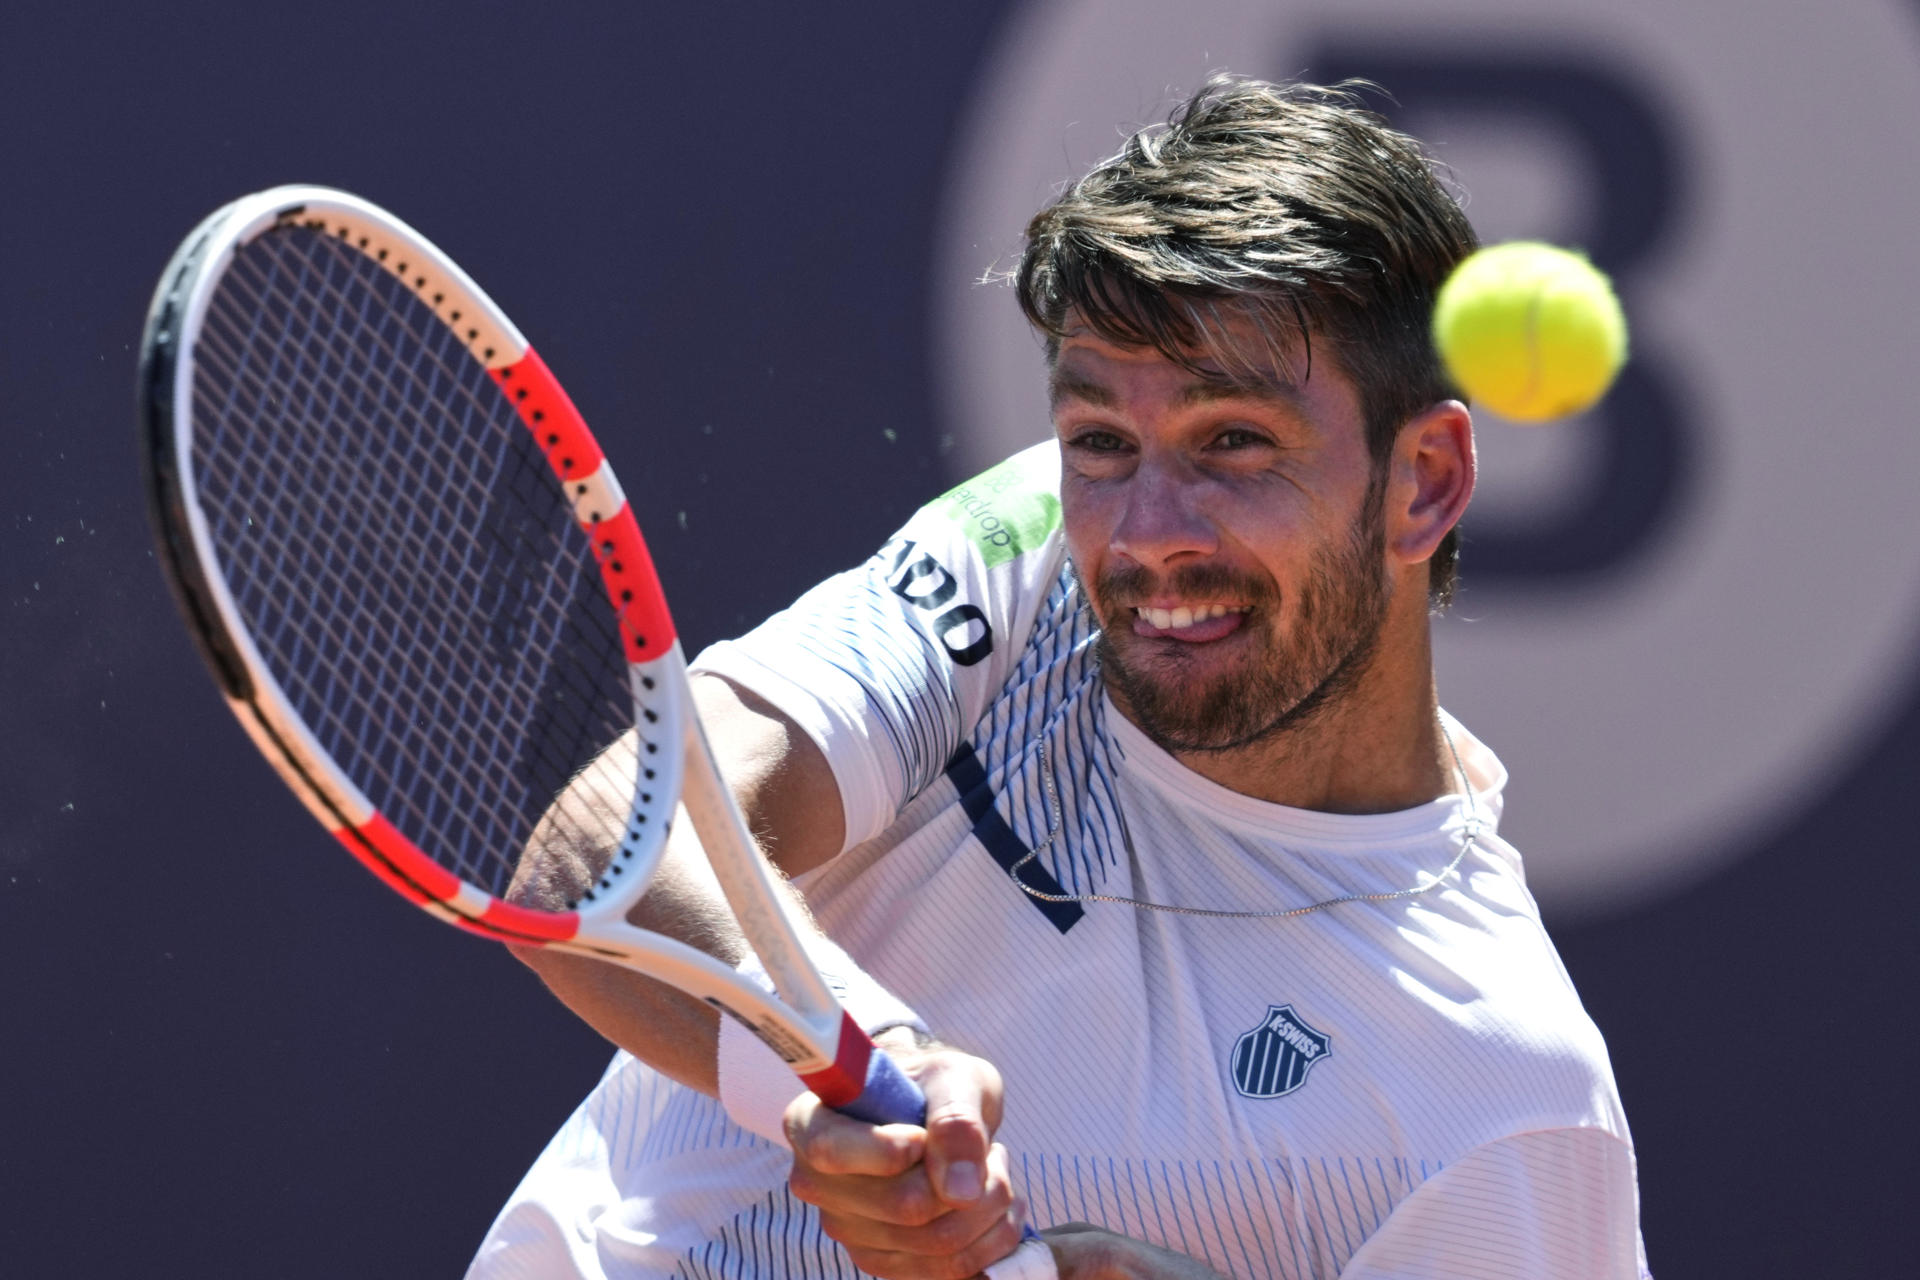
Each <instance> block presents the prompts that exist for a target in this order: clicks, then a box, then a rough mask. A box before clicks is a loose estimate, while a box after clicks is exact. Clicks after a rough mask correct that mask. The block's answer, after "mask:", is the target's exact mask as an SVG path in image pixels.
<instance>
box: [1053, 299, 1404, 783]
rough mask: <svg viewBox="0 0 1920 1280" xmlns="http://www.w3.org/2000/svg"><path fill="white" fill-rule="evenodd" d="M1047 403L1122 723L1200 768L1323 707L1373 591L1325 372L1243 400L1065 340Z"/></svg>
mask: <svg viewBox="0 0 1920 1280" xmlns="http://www.w3.org/2000/svg"><path fill="white" fill-rule="evenodd" d="M1295 364H1296V365H1297V366H1298V367H1300V368H1302V369H1304V368H1305V367H1306V362H1305V361H1304V360H1297V361H1295ZM1052 395H1053V419H1054V429H1055V432H1056V434H1057V435H1058V437H1059V440H1060V451H1061V459H1062V480H1061V502H1062V506H1063V511H1064V517H1065V522H1066V535H1067V543H1068V547H1069V550H1070V552H1071V554H1072V557H1073V563H1074V566H1075V569H1076V571H1077V572H1078V574H1079V575H1080V579H1081V582H1082V585H1083V587H1084V588H1085V590H1086V591H1087V594H1088V596H1089V598H1090V600H1091V602H1092V604H1093V608H1094V611H1095V614H1096V616H1097V617H1098V618H1099V620H1100V624H1101V628H1102V637H1101V641H1100V644H1101V659H1102V670H1103V673H1104V676H1105V678H1106V680H1107V684H1108V687H1109V689H1110V690H1111V691H1112V692H1113V694H1114V697H1115V700H1116V701H1117V702H1118V703H1119V704H1120V705H1121V707H1122V709H1123V710H1125V711H1126V712H1128V714H1129V716H1130V718H1132V719H1133V720H1134V721H1135V722H1136V723H1138V724H1139V725H1140V727H1141V728H1142V729H1143V730H1145V731H1146V732H1147V734H1148V735H1149V736H1151V737H1152V738H1154V740H1155V741H1157V742H1159V743H1160V744H1161V745H1162V746H1165V747H1167V748H1169V749H1171V750H1181V751H1219V750H1226V749H1229V748H1233V747H1238V746H1242V745H1245V744H1248V743H1251V742H1254V741H1257V740H1259V739H1261V738H1262V737H1263V736H1265V735H1268V734H1271V733H1274V732H1277V731H1279V730H1282V729H1285V728H1288V727H1291V726H1293V725H1296V724H1299V723H1301V722H1303V721H1304V720H1305V719H1306V718H1307V717H1309V716H1311V715H1312V714H1313V713H1314V712H1315V711H1317V710H1320V709H1323V708H1326V707H1328V706H1331V705H1333V704H1335V703H1337V702H1338V701H1339V700H1340V698H1341V697H1342V696H1343V695H1344V694H1345V693H1346V692H1348V691H1349V690H1350V689H1351V688H1352V687H1353V686H1354V683H1355V682H1356V681H1357V680H1358V678H1359V677H1360V676H1361V675H1362V674H1363V672H1364V670H1365V668H1366V666H1367V662H1368V659H1369V658H1370V656H1371V654H1372V652H1373V649H1374V645H1375V641H1376V639H1377V637H1378V635H1379V632H1380V628H1381V624H1382V620H1383V618H1384V616H1385V613H1386V608H1387V601H1388V598H1389V591H1390V587H1389V580H1388V577H1387V572H1386V562H1385V556H1384V549H1383V534H1382V521H1381V499H1382V491H1381V488H1380V485H1379V483H1378V481H1377V479H1376V476H1375V471H1374V468H1373V466H1372V465H1371V462H1370V459H1369V455H1368V451H1367V447H1366V437H1365V430H1364V425H1363V418H1362V415H1361V411H1360V403H1359V397H1358V395H1357V393H1356V392H1355V390H1354V388H1353V386H1352V384H1351V383H1350V382H1349V381H1348V380H1347V378H1346V377H1345V375H1344V374H1342V373H1341V372H1340V371H1339V370H1338V369H1336V368H1335V367H1334V365H1333V362H1332V361H1330V360H1328V359H1326V358H1325V356H1324V354H1323V355H1321V356H1320V358H1318V359H1316V360H1315V361H1314V362H1313V366H1312V369H1311V372H1310V376H1309V377H1307V378H1306V379H1305V380H1304V381H1302V382H1298V383H1291V384H1290V383H1287V382H1284V381H1282V380H1280V379H1279V378H1278V377H1277V376H1276V377H1275V378H1274V379H1273V380H1271V381H1267V382H1263V383H1260V384H1257V385H1250V384H1248V383H1245V382H1235V381H1231V380H1229V379H1227V378H1226V377H1224V376H1222V377H1218V378H1211V377H1202V376H1198V375H1196V374H1194V373H1192V372H1191V371H1189V370H1186V369H1183V368H1181V367H1180V366H1179V365H1177V364H1175V363H1173V362H1172V361H1170V360H1168V359H1167V358H1166V357H1164V356H1162V355H1160V354H1159V353H1158V352H1155V351H1153V350H1151V349H1142V348H1135V347H1119V346H1115V345H1113V344H1111V343H1108V342H1106V341H1105V340H1103V339H1101V338H1099V337H1097V336H1095V335H1094V334H1092V333H1090V332H1088V331H1086V330H1084V329H1078V330H1075V331H1073V333H1072V334H1071V335H1070V336H1069V337H1068V338H1067V339H1066V340H1065V341H1064V342H1063V343H1062V344H1061V347H1060V352H1059V357H1058V359H1057V361H1056V362H1055V365H1054V369H1053V376H1052Z"/></svg>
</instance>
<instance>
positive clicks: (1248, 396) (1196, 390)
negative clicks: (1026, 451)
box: [1047, 365, 1305, 409]
mask: <svg viewBox="0 0 1920 1280" xmlns="http://www.w3.org/2000/svg"><path fill="white" fill-rule="evenodd" d="M1047 400H1048V403H1049V405H1051V406H1052V407H1053V408H1059V406H1060V404H1061V403H1062V402H1063V401H1066V400H1080V401H1084V402H1085V403H1087V404H1090V405H1092V406H1094V407H1095V408H1097V409H1114V408H1118V407H1119V405H1120V397H1119V396H1118V395H1117V394H1115V393H1114V391H1113V390H1112V389H1111V388H1109V387H1108V386H1107V385H1106V384H1105V383H1103V382H1096V381H1095V380H1093V379H1092V378H1089V377H1086V376H1084V375H1082V374H1078V373H1075V372H1073V371H1072V370H1070V369H1062V368H1060V367H1058V366H1057V365H1056V366H1055V367H1054V370H1053V372H1052V373H1051V374H1050V375H1048V378H1047ZM1220 400H1265V401H1269V402H1271V403H1275V404H1283V405H1286V406H1288V407H1289V408H1293V409H1298V408H1300V407H1301V406H1302V404H1303V402H1304V400H1305V397H1304V396H1302V395H1301V393H1300V388H1299V387H1297V386H1295V385H1294V384H1293V383H1291V382H1282V381H1280V380H1279V379H1274V378H1260V379H1242V378H1224V377H1223V378H1197V379H1195V380H1194V381H1193V382H1190V383H1188V384H1187V386H1186V388H1185V389H1184V390H1183V391H1182V392H1181V393H1180V403H1181V404H1182V405H1183V406H1192V405H1198V404H1212V403H1214V402H1216V401H1220Z"/></svg>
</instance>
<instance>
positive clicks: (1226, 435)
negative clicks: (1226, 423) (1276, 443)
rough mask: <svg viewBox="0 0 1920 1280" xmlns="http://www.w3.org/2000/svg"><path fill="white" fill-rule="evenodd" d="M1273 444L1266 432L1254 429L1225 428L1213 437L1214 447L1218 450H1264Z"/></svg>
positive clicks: (1240, 427)
mask: <svg viewBox="0 0 1920 1280" xmlns="http://www.w3.org/2000/svg"><path fill="white" fill-rule="evenodd" d="M1272 444H1273V441H1272V439H1271V438H1269V437H1268V436H1267V434H1266V433H1265V432H1263V431H1257V430H1255V429H1254V428H1252V427H1242V426H1232V427H1225V428H1222V429H1221V431H1220V432H1219V433H1218V434H1217V435H1215V436H1214V437H1213V447H1214V448H1216V449H1230V450H1231V449H1263V448H1268V447H1270V446H1271V445H1272Z"/></svg>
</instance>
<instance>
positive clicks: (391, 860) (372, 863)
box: [333, 813, 460, 903]
mask: <svg viewBox="0 0 1920 1280" xmlns="http://www.w3.org/2000/svg"><path fill="white" fill-rule="evenodd" d="M333 834H334V836H335V837H337V838H338V839H339V841H340V843H341V844H343V845H345V846H346V847H347V851H348V852H349V853H351V854H352V855H353V856H354V857H356V858H358V859H359V860H360V862H361V865H363V866H365V867H366V868H367V870H369V871H371V872H373V874H375V875H377V876H379V877H380V878H381V879H382V880H383V881H385V882H386V883H387V885H388V887H389V888H392V889H393V890H395V891H396V892H398V893H399V894H400V895H401V896H403V897H405V898H406V899H407V900H408V901H410V902H414V903H427V902H447V901H449V900H451V899H452V898H453V897H454V895H456V894H458V893H459V892H460V877H459V876H456V875H454V874H453V872H451V871H448V870H447V869H446V868H445V867H443V866H441V865H440V864H439V863H437V862H435V861H434V860H433V859H432V858H429V857H428V856H427V855H426V854H424V853H422V852H420V846H418V845H416V844H415V843H414V842H413V841H411V840H409V839H407V838H406V837H405V836H403V835H401V834H400V832H399V831H398V830H397V829H396V828H395V827H394V825H393V824H392V823H391V822H388V821H387V820H386V819H385V818H383V817H381V816H380V815H379V814H377V813H376V814H374V815H373V816H372V817H371V818H369V819H367V820H366V821H365V822H363V823H361V824H360V825H359V826H357V827H347V828H345V829H343V830H339V831H335V832H334V833H333Z"/></svg>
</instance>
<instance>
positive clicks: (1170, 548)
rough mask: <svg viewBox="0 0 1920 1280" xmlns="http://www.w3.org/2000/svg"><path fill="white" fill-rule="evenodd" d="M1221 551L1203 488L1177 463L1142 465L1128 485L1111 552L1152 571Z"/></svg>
mask: <svg viewBox="0 0 1920 1280" xmlns="http://www.w3.org/2000/svg"><path fill="white" fill-rule="evenodd" d="M1219 548H1220V538H1219V532H1218V530H1217V529H1215V527H1214V524H1213V521H1212V519H1211V518H1210V517H1209V516H1208V514H1207V511H1206V502H1205V493H1204V482H1203V481H1202V480H1200V478H1199V477H1197V476H1194V475H1191V474H1188V473H1186V472H1184V471H1183V470H1182V469H1181V468H1180V467H1179V466H1178V464H1176V463H1171V462H1167V461H1162V460H1159V459H1154V460H1143V461H1142V463H1141V465H1140V466H1138V467H1137V468H1136V469H1135V471H1134V473H1133V475H1132V476H1130V477H1129V478H1128V480H1127V485H1126V496H1125V501H1124V505H1123V506H1122V508H1121V511H1120V519H1119V522H1118V524H1117V525H1116V526H1115V528H1114V531H1113V538H1112V549H1113V550H1114V551H1116V552H1118V553H1120V554H1121V555H1124V556H1126V557H1127V558H1128V559H1129V560H1133V561H1135V562H1136V563H1138V564H1142V565H1146V566H1149V567H1158V566H1161V565H1169V564H1173V563H1175V562H1177V561H1179V560H1182V559H1184V558H1188V557H1205V556H1209V555H1212V554H1213V553H1214V552H1215V551H1217V550H1219Z"/></svg>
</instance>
